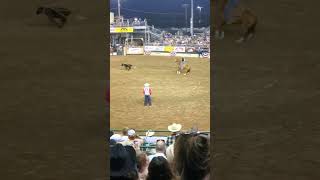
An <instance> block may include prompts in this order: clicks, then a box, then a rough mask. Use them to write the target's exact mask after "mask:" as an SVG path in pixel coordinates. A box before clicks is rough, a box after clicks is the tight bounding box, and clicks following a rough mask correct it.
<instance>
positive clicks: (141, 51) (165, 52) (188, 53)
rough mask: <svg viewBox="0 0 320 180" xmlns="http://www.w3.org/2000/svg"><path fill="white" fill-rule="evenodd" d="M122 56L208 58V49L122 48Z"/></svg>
mask: <svg viewBox="0 0 320 180" xmlns="http://www.w3.org/2000/svg"><path fill="white" fill-rule="evenodd" d="M123 55H150V56H179V57H196V58H210V52H209V49H202V50H200V51H199V50H198V48H196V47H195V46H136V47H130V46H128V47H125V48H124V54H123Z"/></svg>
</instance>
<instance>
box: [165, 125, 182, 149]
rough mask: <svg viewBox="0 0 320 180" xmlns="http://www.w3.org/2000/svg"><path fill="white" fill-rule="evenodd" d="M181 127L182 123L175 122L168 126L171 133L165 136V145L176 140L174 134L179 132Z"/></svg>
mask: <svg viewBox="0 0 320 180" xmlns="http://www.w3.org/2000/svg"><path fill="white" fill-rule="evenodd" d="M181 128H182V125H181V124H176V123H173V124H171V125H169V126H168V130H169V131H170V132H172V133H171V135H170V136H168V137H167V146H170V145H171V144H173V143H174V141H175V140H176V135H177V133H178V132H180V130H181Z"/></svg>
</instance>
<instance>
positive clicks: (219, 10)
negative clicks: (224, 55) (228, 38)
mask: <svg viewBox="0 0 320 180" xmlns="http://www.w3.org/2000/svg"><path fill="white" fill-rule="evenodd" d="M219 2H220V3H217V0H216V1H214V4H215V5H214V6H215V7H216V8H215V9H214V10H215V28H216V30H215V38H217V39H223V38H224V32H223V30H222V26H223V23H224V9H225V7H226V5H227V3H228V0H221V1H219Z"/></svg>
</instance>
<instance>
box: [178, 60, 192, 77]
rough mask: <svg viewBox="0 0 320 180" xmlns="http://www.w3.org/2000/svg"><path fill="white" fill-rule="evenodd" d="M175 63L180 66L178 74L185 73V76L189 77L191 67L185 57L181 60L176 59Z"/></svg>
mask: <svg viewBox="0 0 320 180" xmlns="http://www.w3.org/2000/svg"><path fill="white" fill-rule="evenodd" d="M175 61H176V63H177V65H178V70H177V74H180V73H181V72H184V75H187V74H188V73H190V71H191V66H190V65H189V64H188V62H187V61H186V59H185V58H184V57H182V58H181V60H178V59H176V60H175Z"/></svg>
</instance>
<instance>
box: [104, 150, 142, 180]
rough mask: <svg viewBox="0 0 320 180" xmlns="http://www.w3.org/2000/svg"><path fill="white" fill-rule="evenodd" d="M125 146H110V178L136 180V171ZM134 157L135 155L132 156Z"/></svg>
mask: <svg viewBox="0 0 320 180" xmlns="http://www.w3.org/2000/svg"><path fill="white" fill-rule="evenodd" d="M130 155H131V153H130V152H128V150H127V149H126V147H124V146H122V145H121V144H115V145H112V146H110V179H123V180H136V179H137V178H138V172H137V170H136V167H135V166H134V162H133V161H132V157H130ZM134 158H135V156H134Z"/></svg>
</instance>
